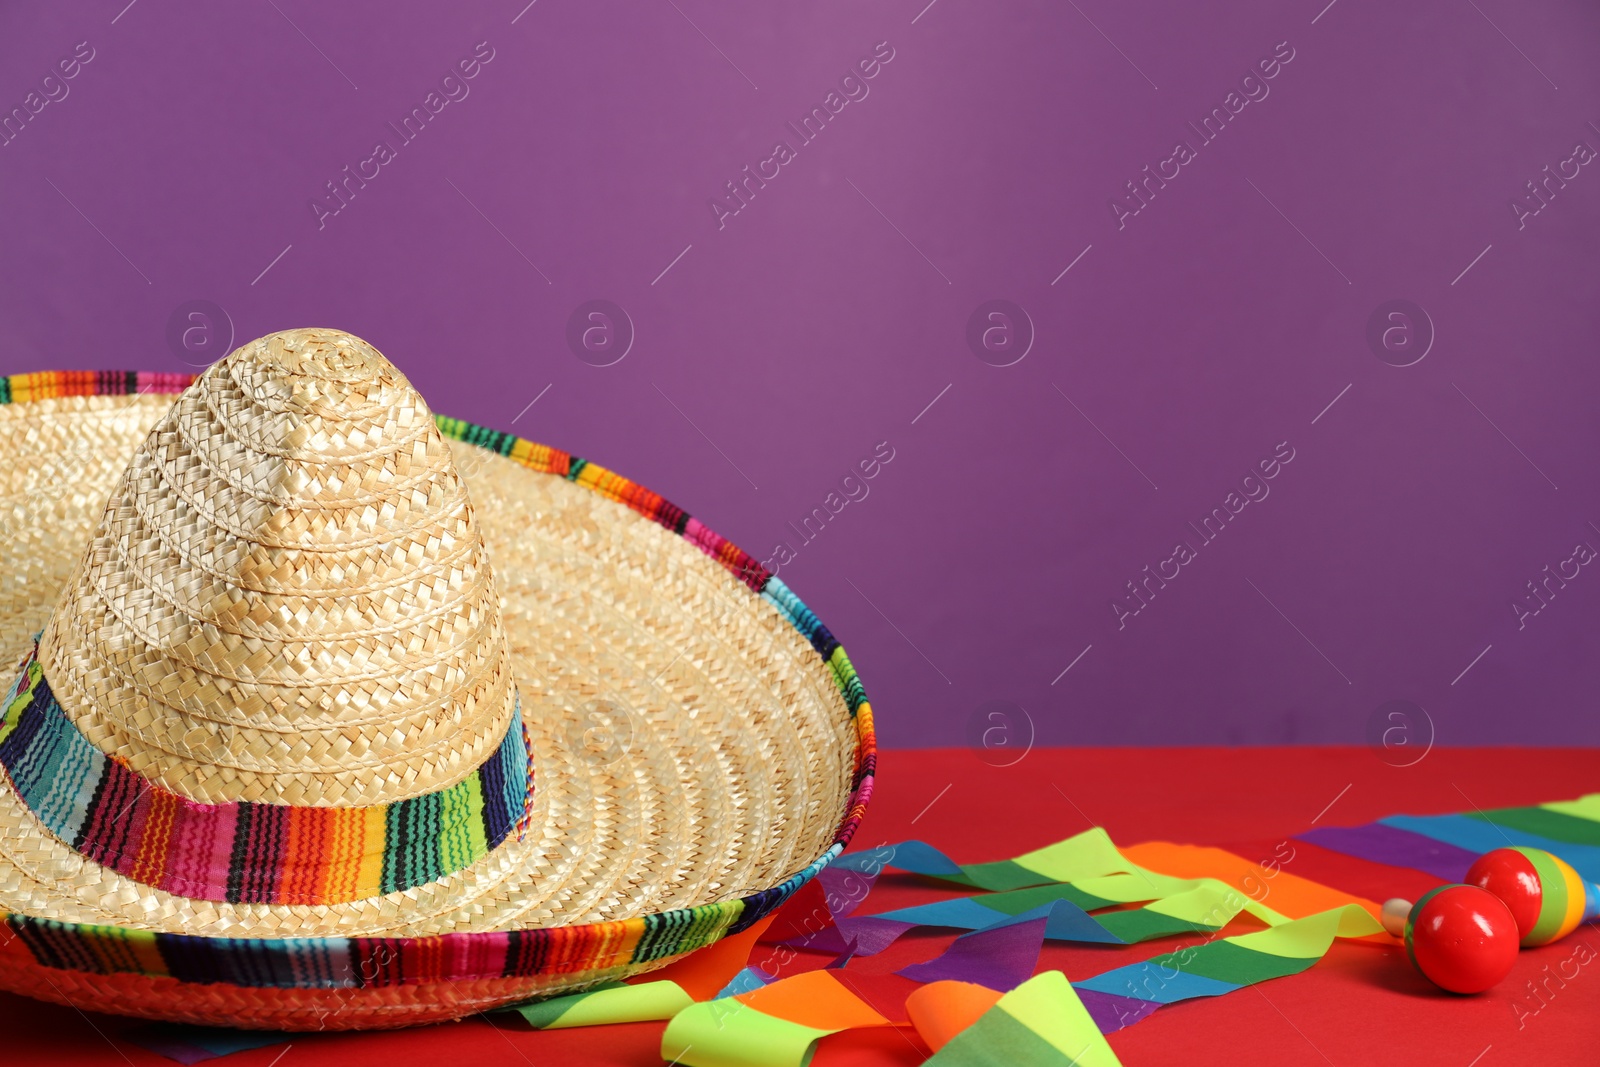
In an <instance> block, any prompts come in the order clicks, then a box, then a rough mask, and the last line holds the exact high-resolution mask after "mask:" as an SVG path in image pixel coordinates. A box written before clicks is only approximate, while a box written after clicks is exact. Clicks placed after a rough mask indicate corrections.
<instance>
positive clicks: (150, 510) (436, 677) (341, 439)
mask: <svg viewBox="0 0 1600 1067" xmlns="http://www.w3.org/2000/svg"><path fill="white" fill-rule="evenodd" d="M39 655H40V660H41V663H42V666H43V668H44V671H45V674H46V676H47V677H48V678H49V680H50V684H51V686H52V688H53V690H54V692H55V694H56V697H57V699H58V700H59V701H60V704H61V707H62V709H63V710H64V711H65V712H66V714H67V715H68V717H69V718H70V719H71V720H72V721H73V722H74V723H75V724H76V726H77V727H78V729H79V730H80V731H81V732H82V733H83V734H84V736H86V737H87V738H88V739H89V740H90V741H91V742H92V743H93V744H94V745H95V746H96V747H97V748H99V749H100V750H101V751H102V752H105V753H107V754H108V755H112V756H114V757H115V758H117V759H118V760H120V761H121V762H123V763H125V764H126V765H127V766H128V767H129V768H130V769H132V770H133V771H135V772H136V773H138V774H139V775H141V776H142V777H143V778H145V779H146V780H148V781H150V782H153V783H155V784H157V785H159V786H161V787H164V788H165V789H167V790H170V791H171V792H173V793H176V794H179V795H180V796H182V797H186V798H188V799H190V800H193V801H196V802H199V803H205V804H216V803H223V802H229V801H251V802H260V803H273V804H292V805H309V806H341V807H342V806H359V805H378V804H389V803H393V802H396V801H400V800H405V799H409V798H412V797H417V796H420V795H422V794H425V793H429V792H432V791H436V790H440V789H444V788H447V787H449V786H451V785H454V784H455V783H457V782H459V781H461V780H462V779H463V778H465V777H466V776H467V775H468V774H470V773H472V772H473V771H474V769H476V768H477V767H478V766H479V765H480V764H481V763H483V762H484V760H485V759H486V758H488V757H489V756H490V755H491V754H492V753H493V752H494V751H495V750H496V748H497V746H499V745H500V743H501V741H502V738H503V737H504V736H505V734H506V731H507V728H508V727H509V726H510V724H511V723H512V721H513V717H514V714H515V710H516V690H515V685H514V680H513V678H512V677H511V670H510V667H509V664H508V659H507V651H506V639H505V635H504V632H503V630H502V628H501V618H500V605H499V600H498V598H497V595H496V593H495V589H494V583H493V580H492V575H491V573H490V567H489V561H488V559H487V558H486V555H485V549H484V545H483V542H482V540H481V538H480V537H479V533H478V530H477V529H476V527H475V525H474V521H473V512H472V507H471V504H470V502H469V500H468V498H467V490H466V485H465V483H464V482H463V480H462V478H461V477H460V475H459V473H458V472H457V470H456V468H455V465H454V463H453V462H452V459H451V450H450V446H449V445H448V444H447V443H446V442H445V440H444V439H443V438H442V437H441V436H440V434H439V431H438V429H437V428H436V426H435V424H434V421H433V417H432V415H431V414H430V412H429V411H428V408H427V405H426V404H424V403H423V400H422V398H421V396H419V395H418V393H417V391H416V390H415V389H413V388H412V386H411V384H410V383H409V382H408V381H407V380H406V379H405V377H404V376H403V375H402V374H401V373H400V372H399V371H398V370H396V369H395V367H394V366H393V365H392V364H390V363H389V361H388V360H386V359H385V358H384V357H383V356H382V355H380V354H379V353H378V352H377V351H376V350H375V349H373V348H372V347H371V346H370V345H368V344H367V343H366V342H364V341H362V340H360V339H359V338H356V337H353V336H351V335H349V334H345V333H341V332H339V331H336V330H322V329H305V330H291V331H287V332H284V333H278V334H272V335H270V336H268V337H264V338H262V339H261V340H259V341H256V342H254V343H253V344H251V345H247V346H245V347H243V348H240V349H238V350H237V351H235V352H234V353H233V354H232V355H230V356H228V357H227V358H226V359H224V360H222V361H220V362H219V363H217V364H215V365H214V366H212V367H211V368H210V369H209V370H207V371H206V372H205V374H203V375H202V376H201V377H200V379H199V380H198V381H197V382H196V383H195V384H194V385H193V386H192V387H191V388H190V389H189V390H188V391H186V392H185V393H184V394H183V395H182V396H181V397H180V398H179V399H178V400H177V402H176V403H175V404H174V405H173V406H172V408H171V409H170V411H169V412H168V413H167V414H166V415H165V416H164V417H163V418H162V419H161V420H160V421H159V422H158V423H157V424H156V426H155V428H154V429H153V430H152V431H151V433H150V435H149V436H148V437H147V438H146V439H145V441H144V443H143V444H142V445H141V446H140V447H139V449H138V451H137V453H136V454H135V456H134V458H133V461H132V463H131V465H130V466H129V468H128V470H127V472H126V473H125V474H124V475H123V477H122V479H121V480H120V481H119V482H118V483H117V485H116V487H115V488H114V489H113V491H112V493H111V497H110V500H109V502H108V503H107V505H106V508H105V512H104V514H103V515H102V517H101V519H100V521H99V524H98V526H97V527H96V529H95V532H94V535H93V537H92V538H91V541H90V544H89V548H88V550H87V551H86V552H85V553H84V555H83V558H82V560H81V561H80V563H79V564H78V568H77V571H76V573H75V574H74V576H73V578H72V579H71V580H70V581H69V582H68V583H67V585H66V591H65V593H64V594H63V596H62V598H61V600H60V601H59V602H58V603H57V605H56V608H55V610H54V611H53V613H52V614H51V617H50V620H49V623H48V624H47V626H46V629H45V632H44V636H43V639H42V641H41V644H40V650H39Z"/></svg>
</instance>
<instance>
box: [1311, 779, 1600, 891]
mask: <svg viewBox="0 0 1600 1067" xmlns="http://www.w3.org/2000/svg"><path fill="white" fill-rule="evenodd" d="M1297 840H1301V841H1306V842H1309V843H1311V844H1314V845H1317V846H1319V847H1321V848H1325V849H1328V850H1329V851H1332V852H1339V853H1342V854H1344V855H1346V856H1355V857H1357V858H1358V859H1364V860H1370V861H1372V862H1374V863H1386V864H1389V865H1390V866H1392V867H1409V868H1411V869H1413V870H1418V871H1423V872H1425V873H1427V874H1431V875H1433V876H1434V877H1436V878H1439V879H1442V880H1444V881H1447V882H1459V881H1461V879H1462V878H1464V877H1465V876H1466V872H1467V868H1468V867H1470V866H1471V865H1472V861H1473V860H1475V859H1477V858H1478V856H1479V855H1481V854H1482V853H1484V852H1488V851H1490V850H1491V849H1496V848H1503V847H1505V846H1506V845H1523V846H1528V847H1531V848H1541V849H1544V850H1545V851H1546V852H1551V853H1554V854H1555V855H1557V856H1560V857H1561V858H1562V859H1564V860H1566V861H1567V862H1568V863H1569V864H1571V865H1572V867H1573V869H1574V870H1576V871H1577V872H1578V874H1579V875H1581V876H1582V877H1583V879H1584V880H1585V881H1587V882H1597V881H1600V793H1596V794H1593V795H1591V796H1587V797H1583V798H1580V799H1578V800H1571V801H1557V802H1554V803H1550V804H1542V805H1539V806H1537V807H1531V808H1500V809H1497V810H1492V811H1472V812H1469V813H1466V814H1463V815H1426V816H1419V815H1391V816H1389V817H1388V818H1386V819H1380V820H1378V821H1377V822H1373V823H1367V824H1366V825H1365V826H1350V827H1319V828H1318V829H1315V830H1311V831H1308V832H1307V833H1304V834H1301V835H1299V837H1298V838H1297Z"/></svg>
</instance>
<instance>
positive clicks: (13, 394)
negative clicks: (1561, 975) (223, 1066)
mask: <svg viewBox="0 0 1600 1067" xmlns="http://www.w3.org/2000/svg"><path fill="white" fill-rule="evenodd" d="M193 381H194V376H193V375H189V374H171V373H146V372H132V371H42V372H37V373H32V374H17V375H12V376H11V377H9V378H0V403H3V404H9V403H20V402H24V401H29V400H45V399H51V398H54V397H61V396H130V395H133V394H136V393H146V392H149V393H181V392H182V391H183V390H184V389H186V388H188V386H189V385H190V384H191V383H192V382H193ZM435 421H436V422H437V424H438V426H439V430H440V432H441V433H443V434H444V435H445V436H447V437H450V438H453V439H455V440H458V441H465V442H467V443H469V444H474V445H478V446H479V447H482V448H485V449H487V450H488V451H491V452H494V453H497V454H499V455H502V456H506V457H508V458H509V459H511V460H513V461H515V462H517V463H520V464H521V465H522V466H524V467H528V468H529V469H531V470H535V471H538V472H540V473H544V474H553V475H558V476H560V477H563V478H566V479H567V480H568V481H571V482H575V483H577V484H578V485H581V486H583V487H584V488H586V489H589V490H591V491H593V492H596V493H599V494H601V495H602V496H605V497H606V498H608V499H610V500H613V501H615V502H617V503H620V504H624V505H626V506H627V507H629V508H631V509H632V510H633V511H635V512H638V513H639V514H641V515H643V516H644V517H645V518H648V519H650V520H652V521H653V522H656V523H659V524H660V525H662V526H664V527H666V528H667V529H669V530H671V531H672V532H673V533H675V534H678V535H679V536H681V537H683V538H685V539H686V540H688V541H690V542H691V543H693V544H694V545H695V547H697V548H699V549H700V550H701V551H702V552H704V553H706V555H708V556H710V557H711V558H712V559H714V560H716V561H717V562H718V563H720V564H721V565H722V566H723V567H724V568H725V569H726V570H727V571H728V572H729V573H731V574H732V575H734V577H736V578H738V579H739V580H740V581H741V582H743V583H744V584H745V585H747V586H749V587H750V589H751V591H752V592H754V593H755V594H756V595H758V596H759V597H760V598H761V599H762V600H765V601H766V602H767V603H769V604H771V605H772V606H773V607H774V608H776V609H777V611H778V612H779V613H780V614H781V615H783V617H784V618H785V619H787V620H788V621H789V623H790V624H791V625H792V626H793V627H794V628H795V629H796V630H797V631H798V632H799V633H800V635H801V636H802V637H804V638H805V639H806V640H807V641H808V642H809V643H810V645H811V647H812V648H814V649H815V650H816V652H817V655H819V656H820V657H821V658H822V661H823V663H825V664H826V665H827V667H828V669H829V671H830V673H831V674H832V675H833V679H834V683H835V684H836V685H837V686H838V688H839V692H840V694H841V695H842V696H843V697H844V701H845V704H846V706H847V707H848V708H849V710H850V715H851V717H852V718H853V719H854V720H855V724H856V741H857V743H856V758H855V773H854V776H853V778H852V780H851V793H850V798H849V804H848V806H847V808H846V810H845V815H844V818H843V819H842V820H841V822H840V823H839V829H838V832H837V833H836V834H835V835H834V842H833V844H832V845H831V846H829V848H828V850H827V851H826V852H824V853H823V854H822V855H821V856H819V857H818V858H817V859H816V860H815V861H813V862H812V863H811V864H810V865H809V866H807V867H806V868H805V869H804V870H802V871H800V872H799V873H797V874H795V875H793V876H792V877H790V878H789V879H788V880H787V881H785V882H784V883H783V884H781V885H778V886H775V887H773V888H771V889H765V890H762V891H761V892H759V893H753V894H751V895H749V896H746V897H742V898H739V899H737V900H727V901H722V902H719V903H716V904H706V905H702V906H699V907H694V908H679V909H675V910H673V911H667V912H661V913H660V914H656V915H646V916H643V917H641V918H637V919H624V920H618V921H614V922H603V923H587V924H584V925H577V926H562V927H553V928H548V929H540V930H504V931H494V932H487V933H450V934H435V935H433V936H430V937H411V938H403V937H399V938H397V937H356V938H343V937H308V938H230V937H197V936H193V935H189V934H167V933H156V932H153V931H149V930H134V929H129V928H127V927H120V926H96V925H91V924H86V923H62V922H56V921H54V920H46V919H34V918H30V917H28V916H25V915H17V914H7V915H5V930H6V933H7V934H8V935H10V936H6V937H5V938H4V941H3V943H0V962H3V961H4V960H5V958H6V957H7V956H12V955H14V954H15V953H18V952H23V953H26V955H27V956H28V957H29V958H30V959H31V961H32V962H34V963H37V964H41V965H43V966H46V967H54V968H57V969H63V970H73V971H81V972H86V973H90V974H118V973H121V974H136V975H144V976H147V977H165V978H174V979H178V980H180V981H183V982H189V983H194V984H212V983H227V984H230V985H236V986H244V987H257V988H263V987H270V988H291V989H348V988H375V987H384V986H395V985H415V984H419V983H428V982H458V981H464V980H469V979H475V978H499V977H505V978H513V977H522V976H533V975H550V974H579V973H583V972H589V971H602V970H606V969H608V968H616V967H627V966H629V965H634V964H641V963H649V962H653V961H656V960H661V959H665V958H667V957H671V956H676V955H679V954H681V953H684V952H689V951H692V950H694V949H697V948H701V947H704V946H705V945H709V944H711V943H712V942H714V941H716V940H718V939H719V938H721V937H722V936H723V935H724V934H730V933H738V932H739V931H740V930H744V929H746V928H747V927H749V926H751V925H752V924H754V923H755V922H756V921H758V920H759V919H761V918H763V917H764V916H766V915H768V914H770V913H771V912H772V911H773V910H774V909H776V908H777V907H778V906H779V905H781V904H782V903H783V902H784V901H786V900H788V899H789V897H790V896H792V895H793V894H794V893H795V891H796V890H798V889H799V888H800V887H801V886H803V885H805V884H806V882H808V881H810V880H811V879H812V878H813V877H815V876H816V874H817V872H818V871H820V870H822V868H824V867H826V866H827V865H828V863H829V862H831V861H832V860H833V859H834V858H835V857H836V856H838V855H839V854H840V853H841V852H843V851H844V848H845V846H846V845H847V844H849V842H850V839H851V837H853V836H854V835H855V831H856V828H857V827H858V826H859V825H860V823H861V818H862V815H863V814H864V813H865V811H866V805H867V802H868V801H869V800H870V799H871V798H872V784H873V777H874V774H875V771H876V768H877V739H876V734H875V732H874V730H873V726H872V706H871V704H869V703H868V701H867V696H866V693H865V691H864V690H863V689H862V687H861V681H860V679H859V678H858V677H857V676H856V671H855V667H854V666H853V665H852V664H851V663H850V657H849V656H848V655H846V654H845V650H844V648H843V646H841V645H840V644H839V641H838V639H836V638H835V637H834V636H833V634H832V633H830V632H829V631H828V628H827V627H825V626H824V625H822V622H821V620H819V619H818V618H817V616H816V615H815V614H814V613H813V612H812V611H811V609H810V608H808V607H806V606H805V604H804V603H803V602H801V600H800V598H799V597H797V596H795V595H794V593H793V592H791V591H790V590H789V588H788V586H786V585H784V584H783V582H782V581H780V580H779V579H778V578H777V577H776V576H775V575H773V574H772V573H770V572H769V571H768V570H767V569H766V568H765V567H763V566H761V564H760V562H759V561H757V560H756V559H755V558H754V557H753V556H751V555H749V554H748V553H746V552H745V551H744V550H742V549H740V548H739V547H738V546H736V545H734V544H733V543H732V542H731V541H729V540H727V539H726V538H724V537H722V536H721V535H719V534H717V533H715V532H713V531H712V530H710V529H709V528H707V527H706V526H705V525H703V524H702V523H701V522H700V521H699V520H698V519H695V518H693V517H692V516H691V515H689V513H688V512H686V511H684V510H683V509H682V508H680V507H678V506H677V505H675V504H673V503H671V502H670V501H668V500H666V499H664V498H663V497H661V496H659V495H658V494H656V493H652V492H651V491H650V490H648V489H645V488H644V487H643V486H640V485H636V484H635V483H633V482H631V481H629V480H628V479H626V478H624V477H622V476H621V475H619V474H615V473H613V472H612V471H609V470H606V469H605V468H604V467H601V466H599V465H598V464H594V463H590V462H588V461H587V460H584V459H581V458H579V457H577V456H573V455H570V454H569V453H566V452H562V451H560V450H558V449H554V448H550V447H548V446H546V445H540V444H536V443H534V442H532V441H528V440H525V439H523V438H520V437H515V436H512V435H511V434H506V433H500V432H499V431H496V430H490V429H487V428H485V427H482V426H477V425H474V424H472V423H468V422H462V421H461V420H459V419H451V418H446V417H445V416H442V415H436V416H435Z"/></svg>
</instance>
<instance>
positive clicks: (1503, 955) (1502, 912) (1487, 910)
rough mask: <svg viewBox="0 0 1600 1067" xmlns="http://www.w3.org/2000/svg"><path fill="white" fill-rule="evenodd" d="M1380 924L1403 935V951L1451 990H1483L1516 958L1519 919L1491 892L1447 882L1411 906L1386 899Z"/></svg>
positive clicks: (1474, 991)
mask: <svg viewBox="0 0 1600 1067" xmlns="http://www.w3.org/2000/svg"><path fill="white" fill-rule="evenodd" d="M1383 925H1384V929H1386V930H1388V931H1389V932H1390V933H1391V934H1394V935H1395V936H1396V937H1401V936H1403V937H1404V938H1405V939H1406V954H1407V955H1409V956H1410V957H1411V962H1412V963H1413V964H1415V965H1416V968H1417V970H1419V971H1421V972H1422V973H1423V974H1424V975H1425V976H1427V978H1428V980H1429V981H1431V982H1433V984H1434V985H1436V986H1438V987H1439V988H1440V989H1446V990H1449V991H1450V992H1452V993H1481V992H1483V991H1484V990H1485V989H1488V988H1489V987H1490V986H1492V985H1494V984H1495V983H1497V982H1499V981H1500V980H1501V979H1502V978H1504V977H1505V976H1506V975H1508V974H1510V973H1511V968H1512V965H1514V964H1515V963H1516V962H1517V947H1518V946H1517V939H1518V930H1517V921H1516V919H1515V918H1513V917H1512V914H1511V909H1510V908H1508V907H1506V905H1505V903H1504V902H1502V901H1501V900H1500V899H1499V898H1498V897H1496V896H1495V895H1494V894H1492V893H1490V892H1489V891H1488V890H1486V889H1480V888H1479V887H1478V886H1475V885H1445V886H1440V887H1439V888H1438V889H1434V890H1431V891H1430V892H1428V893H1426V894H1424V895H1423V897H1422V899H1421V900H1419V901H1417V902H1416V904H1415V905H1413V904H1412V903H1411V902H1410V901H1407V900H1399V899H1395V900H1390V901H1388V902H1387V903H1385V904H1384V906H1383Z"/></svg>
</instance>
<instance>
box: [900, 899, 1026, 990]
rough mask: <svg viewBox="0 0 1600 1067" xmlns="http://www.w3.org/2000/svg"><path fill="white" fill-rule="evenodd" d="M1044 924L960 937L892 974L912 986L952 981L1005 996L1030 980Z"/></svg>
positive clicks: (1012, 926)
mask: <svg viewBox="0 0 1600 1067" xmlns="http://www.w3.org/2000/svg"><path fill="white" fill-rule="evenodd" d="M1047 922H1048V920H1047V919H1046V918H1044V917H1043V916H1041V917H1039V918H1037V919H1028V920H1026V921H1022V922H1014V923H1006V924H1004V925H1001V926H991V927H989V928H988V929H987V930H978V931H976V932H975V933H970V934H962V935H961V936H960V937H958V938H956V939H955V941H954V943H952V944H951V946H950V947H949V948H947V949H945V950H944V952H943V953H942V954H941V955H938V956H935V957H934V958H933V959H931V960H928V961H926V962H925V963H913V964H912V965H911V966H909V967H902V968H900V970H898V971H896V972H895V973H896V974H899V975H902V976H903V977H906V978H909V979H911V980H912V981H914V982H938V981H942V980H945V979H953V980H954V981H957V982H975V983H977V984H978V985H981V986H988V987H989V988H990V989H998V990H999V991H1000V992H1002V993H1006V992H1009V991H1011V990H1013V989H1015V988H1016V987H1017V986H1019V985H1021V984H1022V983H1023V982H1026V981H1027V980H1028V979H1029V978H1032V977H1033V969H1034V967H1035V966H1036V965H1037V964H1038V962H1039V951H1040V950H1041V949H1042V948H1044V928H1045V925H1046V923H1047Z"/></svg>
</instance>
